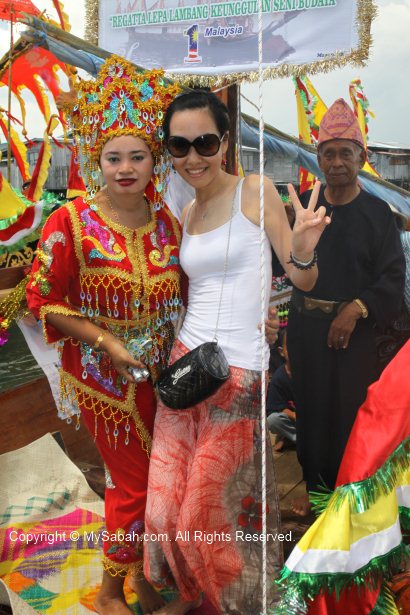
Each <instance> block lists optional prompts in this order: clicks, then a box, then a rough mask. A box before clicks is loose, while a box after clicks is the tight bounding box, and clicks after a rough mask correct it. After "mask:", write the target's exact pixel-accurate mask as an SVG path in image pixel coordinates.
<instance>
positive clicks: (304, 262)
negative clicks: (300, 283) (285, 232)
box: [288, 250, 317, 271]
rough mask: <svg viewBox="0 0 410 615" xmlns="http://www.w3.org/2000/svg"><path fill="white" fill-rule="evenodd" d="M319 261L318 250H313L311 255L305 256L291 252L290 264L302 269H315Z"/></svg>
mask: <svg viewBox="0 0 410 615" xmlns="http://www.w3.org/2000/svg"><path fill="white" fill-rule="evenodd" d="M316 263H317V252H316V250H314V251H313V254H311V255H310V256H304V257H303V258H302V257H301V256H300V255H295V254H294V253H293V252H291V253H290V258H289V261H288V264H290V265H293V266H294V267H296V269H299V270H301V271H308V270H309V269H313V267H314V266H315V265H316Z"/></svg>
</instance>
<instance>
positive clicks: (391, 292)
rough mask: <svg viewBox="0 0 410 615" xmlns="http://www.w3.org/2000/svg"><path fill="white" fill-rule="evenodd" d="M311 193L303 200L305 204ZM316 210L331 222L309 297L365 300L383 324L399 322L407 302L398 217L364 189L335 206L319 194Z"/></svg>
mask: <svg viewBox="0 0 410 615" xmlns="http://www.w3.org/2000/svg"><path fill="white" fill-rule="evenodd" d="M310 192H311V191H307V192H305V193H303V194H302V195H301V202H302V204H303V205H304V206H306V205H307V203H308V200H309V196H310ZM318 205H324V206H325V207H326V211H327V215H329V216H331V218H332V222H331V224H329V226H328V227H327V228H326V229H325V230H324V232H323V235H322V236H321V238H320V240H319V243H318V245H317V253H318V269H319V277H318V280H317V282H316V285H315V287H314V288H313V289H312V290H311V291H310V292H307V293H305V294H307V295H310V296H312V297H315V298H317V299H325V300H330V301H352V300H353V299H356V298H358V299H361V300H362V301H363V302H364V303H365V304H366V305H367V307H368V309H369V313H370V315H371V316H372V317H373V318H374V320H376V322H377V323H378V324H380V325H383V324H386V323H388V322H389V321H391V320H392V319H393V318H395V317H396V315H397V313H398V311H399V309H400V305H401V302H402V299H403V292H404V275H405V262H404V255H403V250H402V247H401V244H400V238H399V233H398V230H397V228H396V224H395V221H394V216H393V214H392V212H391V211H390V208H389V206H388V205H387V203H386V202H385V201H382V200H381V199H379V198H377V197H374V196H372V195H371V194H369V193H368V192H366V191H364V190H361V191H360V193H359V195H358V196H357V197H356V198H355V199H353V201H351V202H350V203H347V204H346V205H337V206H332V205H331V204H330V203H328V202H327V201H326V199H325V196H324V187H323V186H322V187H321V189H320V195H319V199H318Z"/></svg>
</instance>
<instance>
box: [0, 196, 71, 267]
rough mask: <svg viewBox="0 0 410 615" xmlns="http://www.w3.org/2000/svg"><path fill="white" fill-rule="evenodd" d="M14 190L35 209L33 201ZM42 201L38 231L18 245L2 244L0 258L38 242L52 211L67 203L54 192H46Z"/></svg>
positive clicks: (18, 242) (19, 241)
mask: <svg viewBox="0 0 410 615" xmlns="http://www.w3.org/2000/svg"><path fill="white" fill-rule="evenodd" d="M13 190H14V192H16V194H18V196H19V198H20V199H21V200H22V201H23V202H24V203H26V204H27V203H28V204H30V206H31V207H33V203H32V202H31V201H28V200H27V199H26V198H25V196H24V195H22V194H21V193H20V192H18V190H15V189H14V188H13ZM40 200H41V201H42V214H41V220H40V223H39V225H38V227H37V228H36V229H33V230H32V231H31V233H29V234H28V235H26V236H25V237H23V238H22V239H19V240H18V241H16V243H13V244H10V245H7V246H4V245H1V243H0V256H1V255H2V254H5V253H6V252H7V253H11V252H19V251H20V250H24V248H26V247H27V246H28V244H29V243H31V242H32V241H37V239H39V237H40V234H41V229H42V228H43V226H44V223H45V221H46V220H47V218H48V216H49V215H50V214H51V211H52V210H53V209H54V207H55V206H59V205H62V204H63V203H64V202H65V201H63V200H61V199H59V198H57V197H56V195H55V194H53V193H52V192H44V193H43V194H42V196H41V199H40ZM17 219H18V217H17Z"/></svg>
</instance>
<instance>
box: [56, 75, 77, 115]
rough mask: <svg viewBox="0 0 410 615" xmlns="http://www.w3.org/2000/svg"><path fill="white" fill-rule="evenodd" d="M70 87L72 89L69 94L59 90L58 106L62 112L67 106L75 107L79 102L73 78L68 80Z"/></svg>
mask: <svg viewBox="0 0 410 615" xmlns="http://www.w3.org/2000/svg"><path fill="white" fill-rule="evenodd" d="M68 87H69V88H70V89H69V91H68V92H64V91H63V90H59V92H58V94H57V96H56V105H57V108H58V109H59V110H60V111H64V107H67V106H70V107H74V105H75V103H76V102H77V90H76V89H75V87H74V82H73V79H72V77H70V78H69V79H68Z"/></svg>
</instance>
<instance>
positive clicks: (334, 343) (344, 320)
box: [327, 301, 362, 350]
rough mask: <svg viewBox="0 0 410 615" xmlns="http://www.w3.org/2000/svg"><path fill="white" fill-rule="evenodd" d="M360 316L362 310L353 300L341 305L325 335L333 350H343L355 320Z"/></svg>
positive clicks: (347, 343) (354, 325)
mask: <svg viewBox="0 0 410 615" xmlns="http://www.w3.org/2000/svg"><path fill="white" fill-rule="evenodd" d="M361 317H362V311H361V309H360V307H359V306H358V305H357V303H356V302H355V301H351V302H350V303H348V304H347V305H345V306H344V307H343V309H342V310H341V311H340V312H339V314H338V315H337V316H336V318H335V319H334V320H333V321H332V324H331V325H330V328H329V333H328V335H327V345H328V346H329V348H334V349H335V350H340V349H343V350H345V349H346V348H347V347H348V345H349V341H350V336H351V335H352V333H353V331H354V328H355V327H356V322H357V321H358V320H359V318H361Z"/></svg>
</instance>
